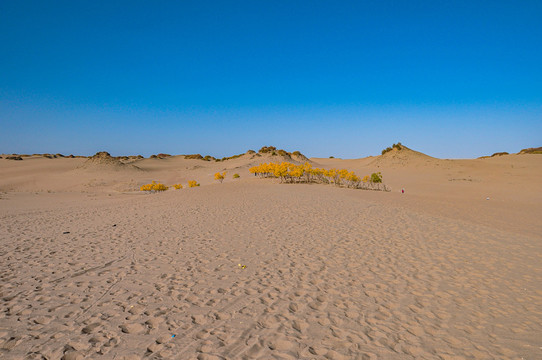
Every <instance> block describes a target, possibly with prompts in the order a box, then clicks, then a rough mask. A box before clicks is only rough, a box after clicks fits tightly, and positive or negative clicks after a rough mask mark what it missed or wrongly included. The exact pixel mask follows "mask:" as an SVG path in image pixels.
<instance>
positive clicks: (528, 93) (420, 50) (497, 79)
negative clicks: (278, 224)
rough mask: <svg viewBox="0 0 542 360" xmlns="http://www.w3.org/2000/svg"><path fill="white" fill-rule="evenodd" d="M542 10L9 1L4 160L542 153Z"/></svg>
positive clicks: (0, 144)
mask: <svg viewBox="0 0 542 360" xmlns="http://www.w3.org/2000/svg"><path fill="white" fill-rule="evenodd" d="M541 23H542V2H540V1H521V2H517V1H454V2H447V4H441V2H438V1H352V2H348V1H344V2H332V1H326V2H324V1H305V2H302V1H266V2H264V1H235V2H234V1H160V2H151V1H109V2H102V1H88V2H86V1H75V2H74V1H12V2H8V1H3V2H1V3H0V44H2V45H1V49H2V50H1V52H0V69H1V70H0V71H1V73H0V126H1V131H0V153H43V152H48V153H57V152H61V153H66V154H71V153H73V154H84V155H88V154H93V153H95V152H97V151H100V150H106V151H109V152H110V153H112V154H113V155H124V154H126V155H128V154H142V155H145V156H148V155H150V154H154V153H159V152H167V153H171V154H185V153H201V154H204V155H206V154H210V155H213V156H217V157H222V156H228V155H233V154H237V153H241V152H244V151H246V150H247V149H254V150H257V149H258V148H259V147H261V146H263V145H274V146H277V147H280V148H284V149H286V150H289V151H294V150H300V151H301V152H303V153H305V154H307V155H308V156H317V157H318V156H320V157H327V156H330V155H333V156H335V157H344V158H356V157H363V156H368V155H377V154H379V153H380V151H381V150H382V149H383V148H385V147H387V146H389V145H391V144H392V143H394V142H397V141H401V142H402V143H403V144H405V145H407V146H409V147H411V148H413V149H415V150H418V151H422V152H424V153H427V154H429V155H432V156H436V157H442V158H465V157H477V156H481V155H487V154H491V153H493V152H497V151H509V152H517V151H519V150H520V149H521V148H525V147H534V146H542V66H541V65H540V64H542V25H541Z"/></svg>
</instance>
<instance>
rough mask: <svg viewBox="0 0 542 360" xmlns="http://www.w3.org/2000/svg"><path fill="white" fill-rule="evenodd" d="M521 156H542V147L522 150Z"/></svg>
mask: <svg viewBox="0 0 542 360" xmlns="http://www.w3.org/2000/svg"><path fill="white" fill-rule="evenodd" d="M519 153H520V154H542V147H537V148H527V149H522V150H521V151H520V152H519Z"/></svg>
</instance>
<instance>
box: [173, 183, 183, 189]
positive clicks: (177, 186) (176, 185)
mask: <svg viewBox="0 0 542 360" xmlns="http://www.w3.org/2000/svg"><path fill="white" fill-rule="evenodd" d="M173 188H174V189H175V190H179V189H182V188H183V186H182V185H181V184H173Z"/></svg>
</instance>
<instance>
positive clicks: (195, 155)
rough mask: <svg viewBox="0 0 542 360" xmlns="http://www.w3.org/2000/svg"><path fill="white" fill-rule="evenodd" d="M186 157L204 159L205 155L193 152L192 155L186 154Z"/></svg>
mask: <svg viewBox="0 0 542 360" xmlns="http://www.w3.org/2000/svg"><path fill="white" fill-rule="evenodd" d="M184 158H185V159H196V160H203V156H201V155H200V154H192V155H185V156H184Z"/></svg>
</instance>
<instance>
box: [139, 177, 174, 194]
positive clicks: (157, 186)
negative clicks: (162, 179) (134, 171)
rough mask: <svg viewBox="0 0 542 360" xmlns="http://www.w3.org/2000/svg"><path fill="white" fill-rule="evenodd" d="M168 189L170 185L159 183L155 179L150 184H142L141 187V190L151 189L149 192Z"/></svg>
mask: <svg viewBox="0 0 542 360" xmlns="http://www.w3.org/2000/svg"><path fill="white" fill-rule="evenodd" d="M167 189H169V187H168V186H166V185H164V184H162V183H157V182H156V181H154V180H153V181H152V182H151V183H150V184H145V185H142V186H141V187H140V188H139V190H141V191H149V192H159V191H166V190H167Z"/></svg>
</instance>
